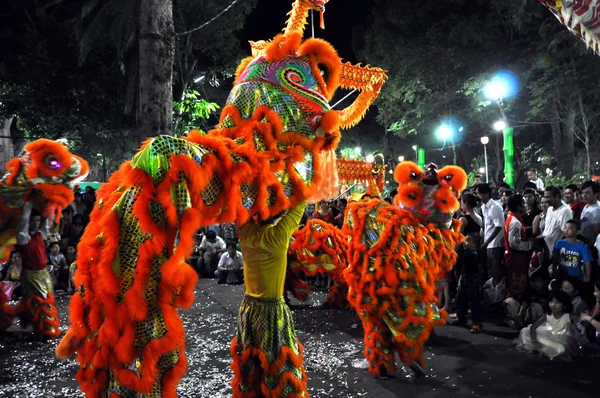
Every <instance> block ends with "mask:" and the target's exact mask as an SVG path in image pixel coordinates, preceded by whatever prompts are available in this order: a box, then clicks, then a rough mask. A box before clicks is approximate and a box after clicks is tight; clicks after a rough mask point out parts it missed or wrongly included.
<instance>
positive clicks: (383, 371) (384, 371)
mask: <svg viewBox="0 0 600 398" xmlns="http://www.w3.org/2000/svg"><path fill="white" fill-rule="evenodd" d="M375 378H377V379H379V380H387V379H389V378H390V375H389V374H388V372H387V369H386V368H385V367H383V368H382V369H381V373H380V374H378V375H377V376H375Z"/></svg>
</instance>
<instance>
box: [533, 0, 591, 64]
mask: <svg viewBox="0 0 600 398" xmlns="http://www.w3.org/2000/svg"><path fill="white" fill-rule="evenodd" d="M541 2H542V4H544V5H545V6H546V7H547V8H548V9H549V10H550V11H552V13H553V14H554V15H555V16H556V18H558V20H559V21H560V22H561V23H562V24H563V25H565V26H566V27H567V28H569V30H570V31H571V32H573V34H574V35H575V36H577V37H579V38H581V39H582V40H583V41H585V43H586V44H587V45H588V46H589V47H591V49H592V50H593V51H594V52H595V53H596V54H598V55H600V1H599V0H541Z"/></svg>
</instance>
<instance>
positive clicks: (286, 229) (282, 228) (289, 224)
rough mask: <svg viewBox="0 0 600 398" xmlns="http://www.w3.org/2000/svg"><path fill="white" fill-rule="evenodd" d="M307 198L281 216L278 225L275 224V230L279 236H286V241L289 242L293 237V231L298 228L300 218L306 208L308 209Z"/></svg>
mask: <svg viewBox="0 0 600 398" xmlns="http://www.w3.org/2000/svg"><path fill="white" fill-rule="evenodd" d="M306 203H307V202H306V200H303V201H302V202H300V203H298V204H297V205H296V207H294V208H291V209H289V210H288V212H287V213H286V214H285V215H284V216H283V217H281V219H280V220H279V222H278V223H277V225H276V226H275V232H276V233H277V235H279V236H285V237H286V242H289V240H290V238H291V237H292V233H293V232H294V231H295V230H296V228H298V225H300V220H302V215H303V214H304V209H306Z"/></svg>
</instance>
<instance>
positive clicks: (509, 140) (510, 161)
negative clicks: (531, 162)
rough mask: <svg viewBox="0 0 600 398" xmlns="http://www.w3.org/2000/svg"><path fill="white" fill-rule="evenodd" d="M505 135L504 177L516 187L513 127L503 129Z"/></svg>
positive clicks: (509, 183) (512, 186) (511, 185)
mask: <svg viewBox="0 0 600 398" xmlns="http://www.w3.org/2000/svg"><path fill="white" fill-rule="evenodd" d="M502 136H503V137H504V148H503V151H504V177H505V179H506V183H507V184H508V185H510V187H511V188H514V187H515V146H514V142H513V129H512V128H510V127H509V128H505V129H504V130H502Z"/></svg>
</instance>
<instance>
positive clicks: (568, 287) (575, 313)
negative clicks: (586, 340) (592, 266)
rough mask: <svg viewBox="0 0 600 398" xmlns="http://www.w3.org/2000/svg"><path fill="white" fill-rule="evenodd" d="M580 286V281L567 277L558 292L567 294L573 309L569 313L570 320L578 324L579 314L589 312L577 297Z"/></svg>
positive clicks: (583, 302)
mask: <svg viewBox="0 0 600 398" xmlns="http://www.w3.org/2000/svg"><path fill="white" fill-rule="evenodd" d="M580 284H581V281H580V280H579V279H576V278H571V277H569V278H567V279H565V280H564V281H563V282H562V283H561V285H560V290H561V291H563V292H565V293H567V294H568V295H569V297H570V298H571V305H572V308H573V309H572V311H571V320H573V321H574V322H578V321H579V317H580V316H581V314H584V313H588V312H589V310H590V309H589V307H588V306H587V304H586V303H585V301H583V299H582V298H581V296H580V295H579V286H580Z"/></svg>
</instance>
